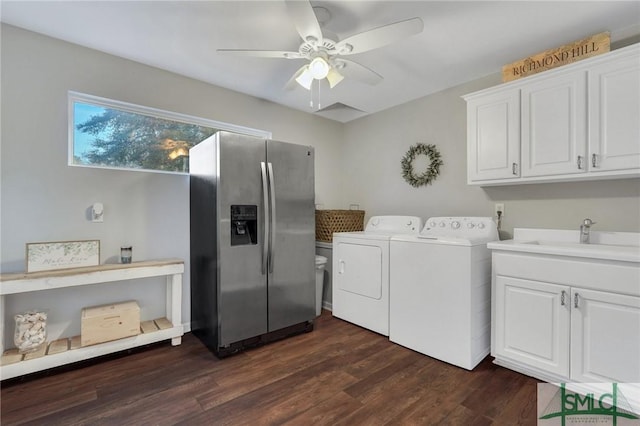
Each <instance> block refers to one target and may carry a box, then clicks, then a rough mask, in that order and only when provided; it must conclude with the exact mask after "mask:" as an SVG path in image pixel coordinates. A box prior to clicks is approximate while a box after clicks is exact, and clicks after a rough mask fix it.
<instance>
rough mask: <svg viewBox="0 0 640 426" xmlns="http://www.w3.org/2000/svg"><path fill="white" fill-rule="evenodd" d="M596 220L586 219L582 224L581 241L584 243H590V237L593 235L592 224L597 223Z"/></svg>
mask: <svg viewBox="0 0 640 426" xmlns="http://www.w3.org/2000/svg"><path fill="white" fill-rule="evenodd" d="M595 224H596V222H594V221H592V220H591V219H585V220H583V221H582V225H580V242H581V243H583V244H589V238H590V237H591V225H595Z"/></svg>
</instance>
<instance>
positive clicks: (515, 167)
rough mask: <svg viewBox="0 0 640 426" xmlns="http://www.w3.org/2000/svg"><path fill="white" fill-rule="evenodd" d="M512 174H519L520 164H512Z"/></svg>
mask: <svg viewBox="0 0 640 426" xmlns="http://www.w3.org/2000/svg"><path fill="white" fill-rule="evenodd" d="M511 173H513V174H514V175H517V174H518V164H516V163H513V164H511Z"/></svg>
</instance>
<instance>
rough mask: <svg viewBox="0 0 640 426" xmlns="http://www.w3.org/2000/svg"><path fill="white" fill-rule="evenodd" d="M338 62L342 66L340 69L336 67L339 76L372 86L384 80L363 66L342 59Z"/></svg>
mask: <svg viewBox="0 0 640 426" xmlns="http://www.w3.org/2000/svg"><path fill="white" fill-rule="evenodd" d="M336 62H338V61H336ZM339 62H340V63H342V64H343V65H344V66H343V67H342V68H340V67H338V71H340V74H342V75H344V76H345V77H347V78H352V79H354V80H359V81H362V82H363V83H367V84H370V85H372V86H375V85H376V84H378V83H380V82H381V81H382V80H384V78H383V77H382V76H381V75H380V74H378V73H377V72H375V71H373V70H372V69H369V68H367V67H365V66H364V65H360V64H359V63H357V62H353V61H350V60H348V59H342V58H341V59H340V60H339Z"/></svg>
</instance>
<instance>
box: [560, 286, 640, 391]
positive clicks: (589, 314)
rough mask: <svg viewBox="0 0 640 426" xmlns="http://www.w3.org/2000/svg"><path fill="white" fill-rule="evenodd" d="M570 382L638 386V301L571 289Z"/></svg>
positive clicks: (623, 296)
mask: <svg viewBox="0 0 640 426" xmlns="http://www.w3.org/2000/svg"><path fill="white" fill-rule="evenodd" d="M571 303H572V306H573V309H572V312H571V343H572V345H571V380H575V381H579V382H602V381H604V382H617V383H640V297H633V296H627V295H620V294H612V293H604V292H599V291H593V290H584V289H576V288H574V289H572V294H571Z"/></svg>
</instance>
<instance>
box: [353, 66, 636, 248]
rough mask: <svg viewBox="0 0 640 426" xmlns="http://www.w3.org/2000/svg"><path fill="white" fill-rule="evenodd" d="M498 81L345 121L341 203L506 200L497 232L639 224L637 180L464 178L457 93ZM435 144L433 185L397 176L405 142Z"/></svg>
mask: <svg viewBox="0 0 640 426" xmlns="http://www.w3.org/2000/svg"><path fill="white" fill-rule="evenodd" d="M499 83H500V75H499V74H495V75H491V76H487V77H485V78H482V79H478V80H476V81H473V82H470V83H467V84H463V85H460V86H457V87H453V88H450V89H447V90H444V91H442V92H439V93H436V94H433V95H430V96H427V97H424V98H421V99H418V100H415V101H413V102H409V103H406V104H403V105H400V106H398V107H395V108H392V109H389V110H386V111H383V112H380V113H378V114H375V115H371V116H368V117H364V118H361V119H358V120H355V121H353V122H350V123H347V124H346V125H345V138H344V140H345V146H344V149H343V151H342V161H343V163H342V167H343V169H344V176H345V180H346V182H348V185H345V191H344V196H345V198H344V200H343V201H342V204H344V205H348V204H349V203H358V204H360V208H363V209H364V210H366V212H367V216H371V215H381V214H408V215H417V216H421V217H423V218H425V219H426V218H427V217H430V216H492V215H493V212H494V204H495V202H503V203H504V204H505V217H504V220H503V227H502V229H503V232H502V233H501V238H503V239H504V238H510V236H511V235H512V232H513V228H514V227H533V228H538V227H545V228H561V229H577V228H578V227H579V225H580V223H581V222H582V220H583V219H584V218H587V217H589V218H591V219H593V220H594V221H596V222H598V224H597V225H595V227H594V229H595V230H601V231H633V232H639V231H640V180H638V179H626V180H622V179H621V180H611V181H597V182H576V183H551V184H533V185H531V184H530V185H513V186H504V187H489V188H481V187H476V186H468V185H467V184H466V169H467V166H466V164H467V163H466V161H467V160H466V104H465V102H464V100H463V99H461V96H462V95H464V94H467V93H470V92H473V91H476V90H480V89H483V88H486V87H491V86H494V85H496V84H499ZM418 142H422V143H429V144H435V145H436V147H437V148H438V150H439V151H440V153H441V154H442V160H443V162H444V164H443V166H442V167H441V173H440V176H439V177H438V178H437V179H436V180H435V181H433V183H432V184H431V185H428V186H422V187H420V188H413V187H412V186H410V185H409V184H408V183H406V182H405V181H404V180H403V178H402V176H401V166H400V161H401V159H402V157H403V156H404V155H405V154H406V152H407V150H408V149H409V147H410V146H412V145H414V144H416V143H418Z"/></svg>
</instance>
